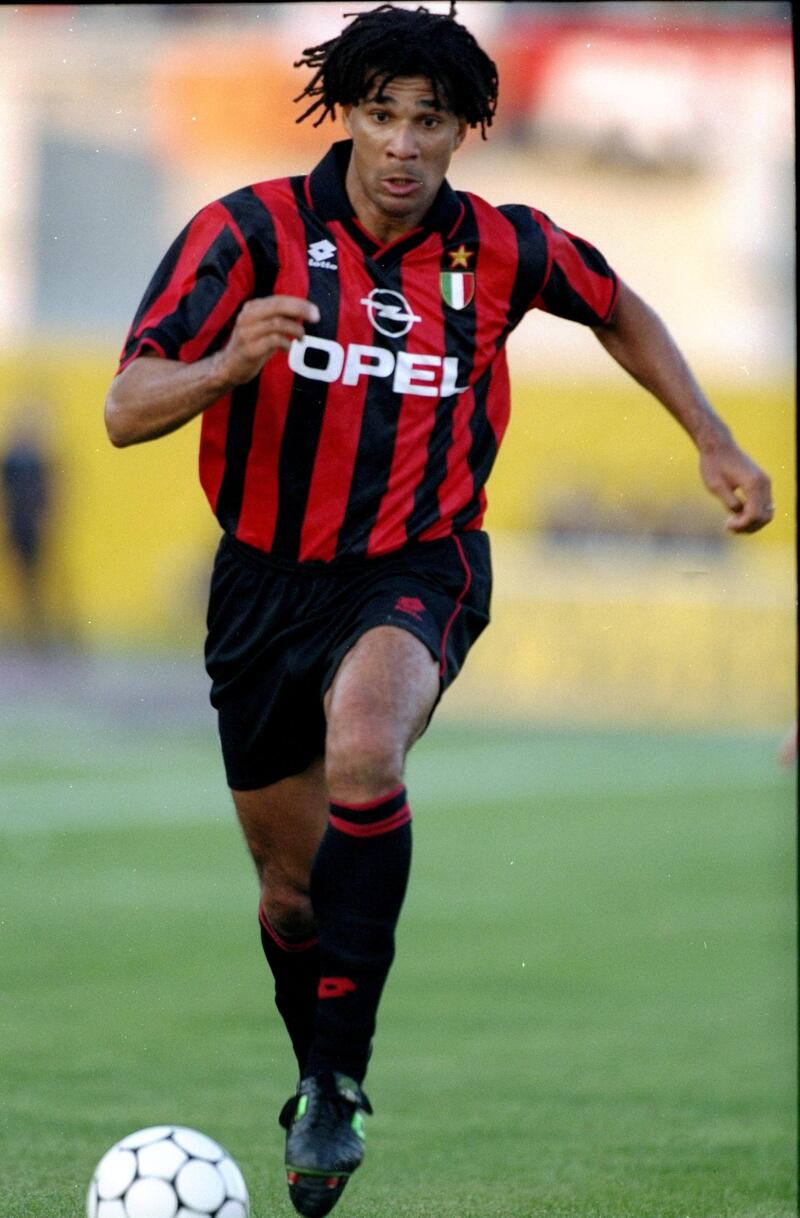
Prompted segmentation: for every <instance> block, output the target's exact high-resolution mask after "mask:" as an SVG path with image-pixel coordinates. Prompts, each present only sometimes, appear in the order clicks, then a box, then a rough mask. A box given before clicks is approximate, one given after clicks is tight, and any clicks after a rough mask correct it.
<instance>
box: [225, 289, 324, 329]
mask: <svg viewBox="0 0 800 1218" xmlns="http://www.w3.org/2000/svg"><path fill="white" fill-rule="evenodd" d="M239 316H240V317H247V318H252V319H253V320H254V321H263V320H266V319H268V318H272V317H289V318H295V319H296V320H297V321H299V322H303V321H308V322H311V323H312V324H313V323H314V322H317V321H319V309H318V308H317V306H316V305H315V304H314V302H313V301H312V300H303V299H302V297H300V296H259V297H256V299H255V300H248V301H247V303H246V304H244V305H243V306H242V310H241V313H240V314H239Z"/></svg>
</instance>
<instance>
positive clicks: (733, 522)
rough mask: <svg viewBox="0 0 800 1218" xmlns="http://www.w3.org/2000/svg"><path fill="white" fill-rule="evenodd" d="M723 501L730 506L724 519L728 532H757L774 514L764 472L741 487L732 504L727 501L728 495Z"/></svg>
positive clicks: (770, 490) (770, 491) (770, 492)
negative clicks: (728, 513) (726, 517)
mask: <svg viewBox="0 0 800 1218" xmlns="http://www.w3.org/2000/svg"><path fill="white" fill-rule="evenodd" d="M723 502H725V504H726V506H728V507H730V508H731V513H732V514H731V515H730V516H729V517H728V519H727V520H726V521H725V528H726V529H727V530H728V531H729V532H730V533H757V532H758V530H759V529H763V528H764V525H766V524H769V522H770V521H771V520H772V518H773V516H774V515H775V505H774V504H773V502H772V489H771V487H770V482H769V479H768V478H767V477H766V476H765V475H764V474H761V475H760V476H759V477H758V478H756V479H754V480H753V482H751V483H750V484H749V485H747V486H743V487H741V488H740V489H739V494H738V495H736V497H735V503H734V504H731V503H730V502H729V501H728V497H725V499H724V500H723Z"/></svg>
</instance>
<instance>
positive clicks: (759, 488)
mask: <svg viewBox="0 0 800 1218" xmlns="http://www.w3.org/2000/svg"><path fill="white" fill-rule="evenodd" d="M700 473H701V474H702V477H703V481H704V482H705V484H706V486H707V487H708V489H709V490H710V491H711V493H712V495H716V497H717V498H718V499H719V500H721V502H722V503H724V505H725V507H726V508H728V510H729V511H730V513H731V515H730V516H729V517H728V519H727V520H726V521H725V527H726V529H728V530H729V531H730V532H731V533H757V532H758V530H759V529H763V527H764V525H765V524H769V522H770V521H771V520H772V517H773V516H774V514H775V507H774V504H773V502H772V486H771V483H770V480H769V478H768V477H767V475H766V474H765V473H764V471H763V470H762V469H759V467H758V466H757V465H756V463H755V461H751V459H750V458H749V457H748V455H747V453H745V452H743V451H742V449H741V448H739V446H738V444H735V443H734V442H733V441H730V442H729V443H727V444H722V445H719V446H715V447H714V448H712V449H709V450H707V451H704V452H702V453H701V456H700Z"/></svg>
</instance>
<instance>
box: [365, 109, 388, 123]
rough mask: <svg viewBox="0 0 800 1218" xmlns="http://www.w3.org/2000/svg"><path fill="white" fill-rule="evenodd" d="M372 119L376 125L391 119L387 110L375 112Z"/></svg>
mask: <svg viewBox="0 0 800 1218" xmlns="http://www.w3.org/2000/svg"><path fill="white" fill-rule="evenodd" d="M370 117H371V118H372V119H374V121H375V122H376V123H385V122H387V120H388V118H389V114H388V111H386V110H373V111H372V114H371V115H370Z"/></svg>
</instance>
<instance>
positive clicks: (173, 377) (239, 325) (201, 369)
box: [104, 296, 319, 448]
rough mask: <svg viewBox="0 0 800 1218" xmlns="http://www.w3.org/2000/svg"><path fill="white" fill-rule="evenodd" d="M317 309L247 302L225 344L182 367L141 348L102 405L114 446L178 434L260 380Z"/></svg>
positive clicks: (295, 300) (298, 303)
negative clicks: (273, 358) (234, 392)
mask: <svg viewBox="0 0 800 1218" xmlns="http://www.w3.org/2000/svg"><path fill="white" fill-rule="evenodd" d="M317 321H319V310H318V308H317V306H316V305H315V304H313V303H312V302H311V301H310V300H303V299H301V298H300V297H297V296H266V297H261V298H258V299H254V300H248V301H246V302H245V304H243V305H242V307H241V309H240V310H239V313H238V316H237V318H236V322H235V324H234V327H233V330H232V331H231V335H230V338H229V340H228V342H227V344H226V345H225V346H224V347H223V348H222V349H221V350H219V351H216V352H215V353H214V354H213V355H209V356H206V357H205V358H203V359H200V360H197V361H196V362H195V363H189V364H187V363H184V362H183V361H181V360H176V359H164V358H161V357H160V356H158V355H157V353H156V352H154V351H148V350H144V351H142V353H141V356H140V357H139V358H138V359H134V360H133V361H132V363H130V364H128V366H127V367H126V368H124V369H123V371H122V372H120V373H119V375H118V376H117V377H116V378H115V379H114V381H113V382H112V384H111V388H110V389H109V392H108V396H107V397H106V401H105V412H104V413H105V424H106V430H107V432H108V437H109V439H110V440H111V443H112V444H114V445H115V446H116V447H118V448H124V447H126V446H127V445H129V444H140V443H142V442H143V441H145V440H155V439H157V438H158V437H159V436H165V435H168V434H169V432H171V431H176V430H177V429H178V428H179V427H182V426H183V425H184V423H188V422H189V420H190V419H193V418H195V417H196V416H197V415H199V414H202V412H203V411H204V410H205V409H206V408H207V407H209V406H211V405H213V403H214V402H217V401H219V399H220V398H221V397H224V396H225V394H226V393H229V392H230V390H231V389H234V388H235V387H236V386H237V385H245V384H247V382H248V381H251V380H253V378H254V377H256V376H258V374H259V372H260V371H261V369H262V368H263V367H264V364H265V363H266V362H267V360H268V359H270V358H271V356H273V355H275V353H276V352H278V351H288V350H289V347H290V346H291V344H292V342H293V341H294V340H295V339H296V338H302V337H303V335H304V333H305V330H304V322H311V323H314V322H317Z"/></svg>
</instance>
